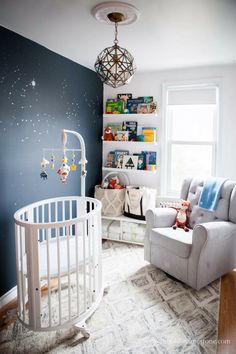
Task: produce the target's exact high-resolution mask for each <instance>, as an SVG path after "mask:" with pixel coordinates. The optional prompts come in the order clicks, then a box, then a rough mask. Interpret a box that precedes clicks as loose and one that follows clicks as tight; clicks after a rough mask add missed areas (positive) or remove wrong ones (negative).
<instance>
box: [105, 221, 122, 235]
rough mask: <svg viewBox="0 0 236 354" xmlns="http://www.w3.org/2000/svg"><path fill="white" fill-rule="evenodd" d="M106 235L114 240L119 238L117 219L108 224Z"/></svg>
mask: <svg viewBox="0 0 236 354" xmlns="http://www.w3.org/2000/svg"><path fill="white" fill-rule="evenodd" d="M108 237H109V238H113V239H114V240H120V238H121V229H120V223H119V221H113V222H112V223H111V224H110V225H109V229H108Z"/></svg>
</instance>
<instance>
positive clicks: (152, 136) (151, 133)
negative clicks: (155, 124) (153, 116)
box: [142, 128, 156, 143]
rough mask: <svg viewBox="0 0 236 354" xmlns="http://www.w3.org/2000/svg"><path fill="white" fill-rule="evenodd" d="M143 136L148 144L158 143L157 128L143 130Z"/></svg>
mask: <svg viewBox="0 0 236 354" xmlns="http://www.w3.org/2000/svg"><path fill="white" fill-rule="evenodd" d="M142 135H143V136H144V141H145V142H146V143H152V142H154V141H156V128H142Z"/></svg>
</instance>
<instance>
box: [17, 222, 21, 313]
mask: <svg viewBox="0 0 236 354" xmlns="http://www.w3.org/2000/svg"><path fill="white" fill-rule="evenodd" d="M19 229H20V226H19V225H17V224H15V244H16V264H17V294H18V295H19V298H18V301H17V311H18V314H19V316H20V317H22V313H21V311H22V282H21V277H20V271H19V269H20V268H22V265H21V263H20V262H21V261H20V259H21V257H20V247H19V246H20V245H19V242H20V234H19Z"/></svg>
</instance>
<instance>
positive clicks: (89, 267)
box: [88, 218, 93, 307]
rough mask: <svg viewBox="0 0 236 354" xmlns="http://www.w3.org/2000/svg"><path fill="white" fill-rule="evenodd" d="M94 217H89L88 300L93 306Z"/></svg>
mask: <svg viewBox="0 0 236 354" xmlns="http://www.w3.org/2000/svg"><path fill="white" fill-rule="evenodd" d="M92 229H93V228H92V219H91V218H89V219H88V275H89V294H88V301H89V307H90V306H91V297H92V269H91V268H92V264H91V263H92V262H91V235H92Z"/></svg>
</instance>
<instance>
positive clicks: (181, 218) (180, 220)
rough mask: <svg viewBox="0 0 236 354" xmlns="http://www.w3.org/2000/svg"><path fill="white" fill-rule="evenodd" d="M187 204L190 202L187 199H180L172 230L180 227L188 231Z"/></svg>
mask: <svg viewBox="0 0 236 354" xmlns="http://www.w3.org/2000/svg"><path fill="white" fill-rule="evenodd" d="M189 204H190V203H189V201H187V200H182V201H181V204H180V208H179V209H177V215H176V219H175V224H174V225H173V226H172V227H173V229H174V230H176V229H177V227H180V228H182V229H184V231H186V232H187V231H189V229H188V228H187V224H188V208H189Z"/></svg>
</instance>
